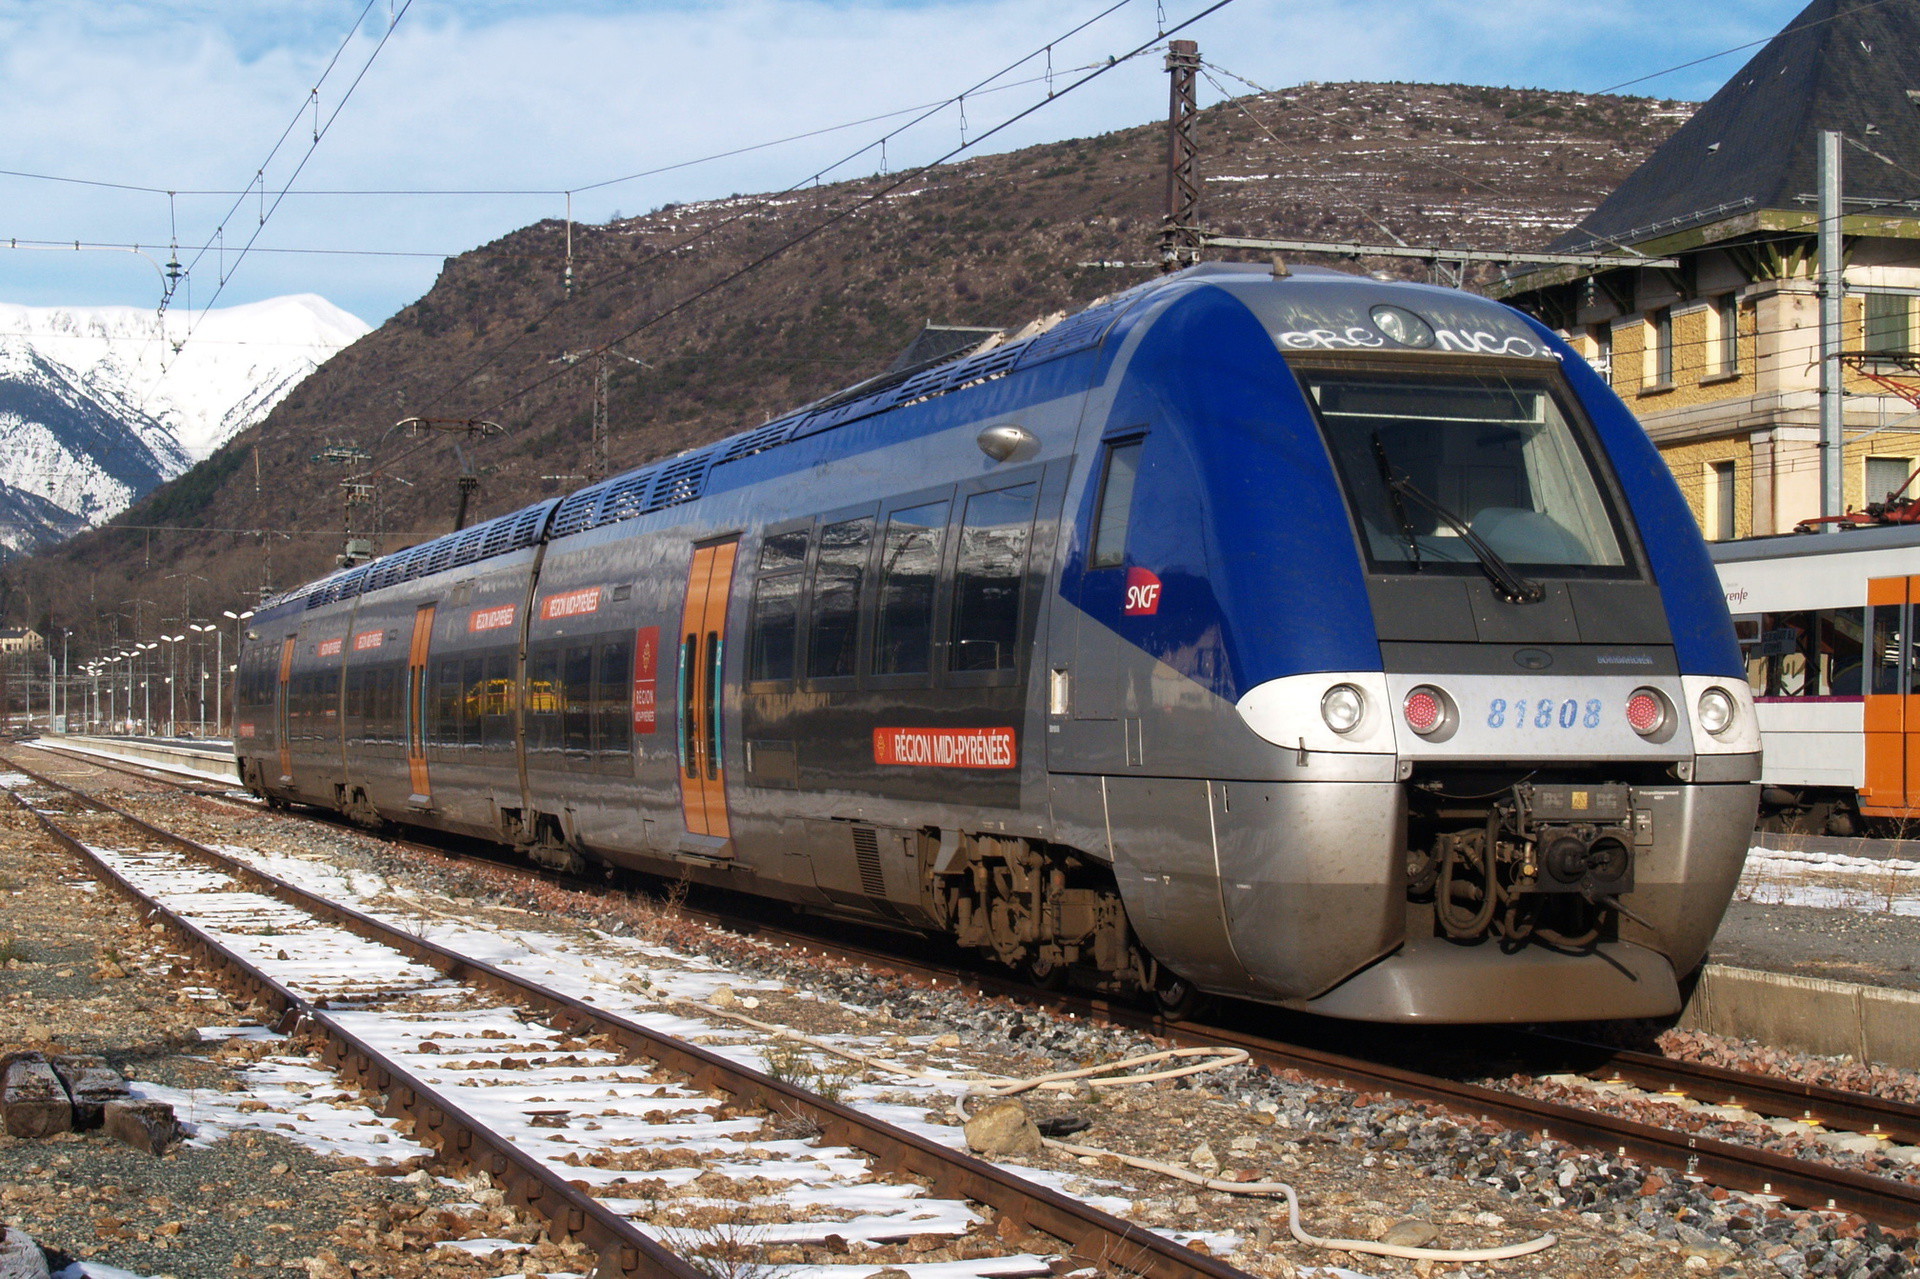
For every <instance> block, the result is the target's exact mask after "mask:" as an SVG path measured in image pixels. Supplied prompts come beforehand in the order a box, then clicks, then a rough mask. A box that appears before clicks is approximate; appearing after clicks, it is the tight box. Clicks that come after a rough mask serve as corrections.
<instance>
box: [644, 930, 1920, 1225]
mask: <svg viewBox="0 0 1920 1279" xmlns="http://www.w3.org/2000/svg"><path fill="white" fill-rule="evenodd" d="M682 909H683V910H684V909H686V908H685V907H682ZM689 913H695V914H707V916H708V918H710V919H712V920H713V921H714V922H716V923H718V924H720V925H722V926H727V925H728V921H727V918H726V917H725V916H720V915H713V914H711V913H709V912H689ZM739 922H740V921H734V923H735V925H737V924H738V923H739ZM748 928H749V930H750V931H752V932H755V933H758V934H763V935H770V936H773V937H776V938H777V939H778V940H780V941H782V942H784V943H786V944H789V945H792V946H795V947H797V948H801V949H805V950H811V951H813V952H815V953H818V954H822V955H828V956H833V957H837V958H842V959H849V960H855V961H858V962H862V963H872V964H875V965H878V966H881V967H886V968H891V969H893V970H895V971H912V972H916V973H917V974H919V975H921V976H926V977H938V978H939V979H941V980H948V981H954V982H958V983H963V984H965V985H968V986H971V987H973V988H974V989H975V990H977V991H980V992H981V993H984V994H992V995H1000V996H1004V997H1007V998H1011V999H1015V1000H1018V1001H1020V1002H1023V1003H1027V1004H1032V1005H1037V1006H1044V1007H1047V1008H1050V1009H1053V1010H1056V1011H1062V1012H1068V1013H1072V1014H1074V1015H1075V1016H1079V1017H1083V1018H1085V1019H1087V1020H1089V1021H1094V1022H1100V1023H1103V1024H1106V1025H1111V1026H1116V1027H1120V1028H1122V1029H1126V1030H1131V1031H1135V1032H1139V1033H1143V1034H1149V1035H1157V1036H1160V1037H1162V1038H1165V1039H1168V1040H1171V1041H1172V1042H1174V1043H1176V1044H1179V1045H1181V1046H1182V1047H1231V1048H1243V1049H1245V1050H1246V1051H1247V1053H1248V1054H1249V1055H1250V1056H1251V1057H1252V1059H1253V1060H1254V1061H1255V1062H1257V1063H1259V1064H1260V1065H1263V1066H1266V1067H1268V1068H1270V1069H1274V1070H1296V1071H1301V1072H1303V1073H1305V1074H1309V1075H1312V1076H1314V1077H1315V1078H1318V1079H1321V1080H1325V1081H1329V1082H1333V1083H1338V1084H1341V1085H1343V1086H1345V1087H1348V1088H1351V1089H1353V1090H1355V1091H1357V1092H1367V1091H1376V1092H1384V1093H1387V1094H1389V1095H1391V1096H1395V1097H1400V1098H1405V1099H1411V1100H1419V1101H1429V1102H1437V1103H1439V1104H1441V1105H1443V1106H1445V1107H1447V1108H1448V1109H1449V1110H1453V1111H1456V1112H1459V1113H1463V1114H1467V1115H1471V1116H1474V1117H1476V1118H1480V1119H1487V1120H1491V1121H1492V1122H1494V1123H1498V1124H1500V1125H1502V1126H1503V1127H1508V1128H1516V1129H1522V1130H1530V1131H1535V1132H1539V1133H1540V1134H1542V1135H1543V1136H1550V1137H1554V1138H1556V1139H1559V1140H1561V1141H1566V1142H1569V1143H1571V1144H1573V1145H1577V1146H1582V1147H1585V1148H1587V1149H1591V1150H1610V1151H1614V1152H1616V1153H1618V1154H1621V1155H1631V1156H1633V1157H1634V1158H1636V1159H1638V1160H1641V1161H1642V1162H1645V1163H1649V1164H1653V1165H1656V1166H1658V1167H1662V1168H1666V1169H1670V1170H1672V1171H1674V1172H1676V1173H1679V1174H1682V1175H1686V1176H1699V1177H1702V1178H1704V1179H1705V1180H1708V1181H1711V1182H1713V1183H1714V1184H1716V1185H1720V1186H1725V1187H1727V1188H1728V1189H1731V1190H1744V1191H1749V1192H1757V1193H1762V1194H1773V1195H1778V1196H1780V1197H1781V1198H1782V1199H1783V1200H1785V1201H1786V1202H1788V1203H1790V1204H1793V1205H1796V1206H1798V1207H1804V1208H1816V1209H1844V1210H1846V1211H1848V1212H1853V1213H1856V1214H1858V1215H1859V1216H1861V1217H1864V1218H1866V1219H1867V1220H1869V1221H1872V1222H1875V1223H1877V1224H1879V1225H1881V1226H1884V1227H1889V1228H1893V1229H1914V1228H1916V1227H1920V1185H1915V1184H1913V1183H1910V1182H1904V1181H1896V1180H1894V1179H1892V1178H1889V1177H1878V1176H1874V1175H1873V1174H1871V1173H1863V1172H1859V1171H1856V1170H1854V1169H1851V1168H1842V1167H1838V1166H1835V1165H1831V1164H1822V1163H1815V1162H1812V1161H1809V1160H1802V1159H1792V1158H1789V1157H1787V1156H1785V1155H1780V1154H1776V1153H1774V1152H1773V1151H1770V1150H1763V1149H1760V1148H1757V1147H1753V1146H1743V1145H1740V1144H1738V1143H1735V1142H1729V1141H1721V1140H1719V1139H1717V1138H1713V1137H1706V1136H1702V1135H1700V1134H1697V1133H1689V1132H1684V1131H1680V1130H1676V1129H1669V1128H1660V1127H1657V1126H1655V1125H1652V1124H1643V1123H1640V1122H1638V1121H1636V1120H1631V1119H1626V1118H1622V1117H1620V1116H1617V1115H1611V1114H1607V1113H1605V1112H1602V1111H1590V1110H1583V1109H1581V1108H1579V1107H1575V1106H1568V1105H1563V1104H1561V1103H1558V1102H1550V1101H1542V1100H1538V1099H1535V1098H1530V1097H1523V1096H1520V1095H1518V1094H1515V1093H1508V1092H1502V1091H1500V1090H1498V1089H1495V1088H1488V1087H1485V1086H1483V1085H1480V1084H1471V1083H1464V1082H1461V1081H1458V1080H1452V1079H1447V1078H1444V1077H1442V1076H1437V1075H1429V1074H1424V1073H1421V1072H1417V1071H1412V1070H1405V1069H1402V1068H1400V1067H1397V1066H1391V1065H1387V1064H1384V1063H1380V1062H1373V1061H1367V1060H1364V1059H1361V1058H1357V1057H1350V1056H1345V1055H1342V1054H1339V1053H1333V1052H1328V1051H1325V1050H1322V1049H1317V1048H1311V1047H1307V1046H1304V1045H1299V1044H1289V1043H1284V1042H1282V1041H1279V1040H1274V1039H1268V1038H1265V1037H1262V1036H1259V1035H1253V1034H1248V1033H1246V1032H1243V1031H1236V1030H1230V1029H1224V1028H1221V1027H1217V1026H1208V1025H1205V1024H1202V1023H1199V1022H1192V1021H1168V1020H1167V1019H1166V1018H1164V1017H1160V1016H1158V1015H1156V1014H1153V1013H1149V1012H1146V1011H1144V1010H1142V1009H1140V1008H1136V1007H1131V1006H1129V1005H1126V1004H1121V1003H1115V1002H1112V1001H1109V1000H1105V999H1100V998H1096V997H1089V996H1085V995H1080V994H1074V993H1061V992H1042V991H1038V990H1036V989H1034V988H1032V987H1030V986H1023V985H1020V984H1019V983H1017V982H1013V981H1009V980H1002V979H999V978H994V977H988V976H985V975H982V974H978V973H969V972H965V971H963V970H959V969H953V968H946V967H940V966H936V965H930V964H924V963H921V962H919V961H916V960H909V959H903V958H901V957H899V956H896V955H890V954H887V953H885V952H881V951H874V950H870V949H867V948H864V947H858V946H853V945H849V944H847V943H843V942H830V941H825V940H822V939H820V938H817V937H811V936H808V935H806V934H799V933H792V932H788V931H785V930H782V929H779V928H775V927H770V926H768V925H765V924H761V923H758V922H757V921H756V922H752V923H750V924H749V925H748ZM1656 1060H1657V1059H1656ZM1726 1073H1728V1074H1731V1075H1734V1076H1735V1078H1737V1079H1739V1080H1740V1081H1741V1082H1744V1083H1748V1084H1752V1082H1753V1077H1752V1076H1747V1075H1742V1074H1740V1073H1739V1072H1726ZM1828 1091H1831V1090H1828ZM1839 1095H1840V1096H1842V1097H1847V1098H1849V1099H1850V1100H1852V1101H1853V1103H1854V1104H1855V1105H1856V1106H1858V1107H1860V1108H1861V1109H1862V1110H1863V1111H1871V1110H1873V1109H1874V1108H1875V1107H1877V1106H1879V1105H1888V1106H1894V1105H1897V1103H1882V1102H1880V1101H1879V1099H1877V1098H1869V1097H1862V1096H1860V1095H1858V1094H1844V1093H1843V1094H1839Z"/></svg>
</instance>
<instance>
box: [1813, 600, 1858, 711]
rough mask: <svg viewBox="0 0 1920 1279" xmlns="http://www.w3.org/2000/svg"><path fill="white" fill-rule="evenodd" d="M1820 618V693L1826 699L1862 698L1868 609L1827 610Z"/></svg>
mask: <svg viewBox="0 0 1920 1279" xmlns="http://www.w3.org/2000/svg"><path fill="white" fill-rule="evenodd" d="M1819 618H1820V639H1819V645H1820V648H1819V658H1820V693H1821V695H1822V696H1824V697H1858V696H1860V675H1861V668H1862V667H1863V666H1864V665H1865V659H1866V643H1867V635H1866V628H1867V619H1866V616H1865V610H1864V609H1858V608H1833V609H1826V610H1823V611H1822V612H1821V613H1820V614H1819Z"/></svg>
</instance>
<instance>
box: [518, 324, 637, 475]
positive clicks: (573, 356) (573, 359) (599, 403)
mask: <svg viewBox="0 0 1920 1279" xmlns="http://www.w3.org/2000/svg"><path fill="white" fill-rule="evenodd" d="M613 355H617V356H619V357H620V358H621V359H623V360H625V361H626V362H627V363H629V364H634V365H638V366H639V367H641V368H643V369H651V368H652V367H653V365H651V364H648V363H647V362H646V361H645V360H643V359H641V358H639V357H638V356H634V355H628V354H627V353H626V352H625V351H616V350H614V349H613V348H612V347H608V348H607V349H605V350H604V351H562V352H561V353H560V354H558V355H556V356H554V357H553V358H552V359H551V360H548V361H547V363H548V364H566V365H574V364H578V363H579V362H580V361H582V360H584V359H586V358H587V357H589V356H592V357H593V359H594V362H595V365H596V369H597V372H596V375H595V378H594V390H593V438H592V439H591V440H589V441H588V443H587V473H586V474H585V475H584V476H579V475H543V476H541V477H540V478H541V479H543V480H577V479H585V480H586V482H587V483H589V484H595V483H598V482H599V481H601V480H603V479H605V478H606V477H607V474H608V472H610V471H611V470H613V464H612V462H611V461H609V459H608V446H609V443H610V441H609V438H608V437H609V430H608V421H607V389H608V386H609V385H610V384H611V383H612V381H613V370H612V369H611V368H609V367H608V365H607V357H608V356H613Z"/></svg>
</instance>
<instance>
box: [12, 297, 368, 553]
mask: <svg viewBox="0 0 1920 1279" xmlns="http://www.w3.org/2000/svg"><path fill="white" fill-rule="evenodd" d="M367 331H368V329H367V325H366V324H364V323H362V322H361V321H360V320H359V319H357V318H356V317H354V316H352V315H349V314H348V313H347V312H345V311H342V310H341V309H340V308H339V307H336V306H334V305H333V304H332V303H330V302H328V301H327V300H326V299H325V298H321V297H316V296H314V295H313V294H310V293H306V294H298V295H295V296H291V297H282V298H270V299H268V300H267V301H264V302H253V303H248V304H247V305H244V306H232V307H222V308H219V309H217V310H207V311H179V310H175V311H169V312H167V313H166V315H165V316H164V317H162V316H156V315H155V313H154V312H152V311H148V310H141V309H139V308H136V307H126V306H103V307H26V306H10V305H6V304H0V547H5V548H6V549H7V550H10V551H18V550H22V549H27V548H29V547H32V546H36V545H43V544H45V543H46V542H48V541H57V540H60V539H61V538H64V537H70V536H72V534H73V533H74V532H77V531H78V530H79V529H81V528H84V527H86V526H87V525H90V524H98V523H100V522H101V521H103V520H105V519H107V518H108V517H110V516H112V515H115V514H117V513H118V512H120V511H122V510H124V509H126V508H127V507H128V506H129V505H131V504H132V503H133V502H134V501H136V500H138V499H139V498H140V497H142V496H144V495H145V494H146V493H148V492H149V491H151V490H152V489H154V488H155V487H157V486H158V485H160V484H163V483H165V482H166V481H167V480H170V479H172V478H174V477H175V476H177V475H179V474H180V473H181V472H182V471H185V470H186V469H187V468H188V467H189V466H191V465H193V464H194V463H195V462H197V461H200V460H201V459H202V458H205V457H206V456H207V455H208V454H209V453H211V452H213V450H215V449H217V448H218V447H220V445H221V444H223V443H225V442H226V441H227V440H229V439H231V438H232V437H233V436H234V435H235V434H236V433H238V432H239V431H241V430H242V429H244V428H246V427H248V426H250V425H252V424H253V423H254V422H257V421H259V420H260V419H261V418H262V417H264V416H265V415H266V414H267V411H268V410H270V409H271V408H272V407H273V406H274V405H275V404H278V403H279V402H280V400H281V399H282V398H283V397H284V396H285V395H286V394H287V392H288V391H290V390H292V389H293V387H294V385H295V384H296V383H298V382H299V381H300V380H301V379H302V378H304V377H306V376H307V374H309V373H311V372H313V370H314V369H316V368H318V367H319V366H320V365H321V364H322V363H324V362H325V361H326V360H327V359H328V357H330V356H332V355H333V354H334V353H335V352H336V351H338V350H340V349H341V348H342V347H345V346H347V345H348V344H350V343H352V342H353V341H355V340H356V339H358V338H359V337H360V336H361V335H362V334H364V333H366V332H367Z"/></svg>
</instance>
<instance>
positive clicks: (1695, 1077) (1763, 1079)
mask: <svg viewBox="0 0 1920 1279" xmlns="http://www.w3.org/2000/svg"><path fill="white" fill-rule="evenodd" d="M1528 1038H1530V1039H1533V1040H1535V1041H1537V1042H1538V1043H1539V1044H1540V1045H1541V1046H1542V1047H1544V1048H1549V1049H1553V1048H1565V1049H1571V1050H1576V1051H1580V1052H1590V1053H1599V1054H1603V1057H1602V1060H1601V1061H1600V1063H1599V1064H1597V1065H1594V1066H1588V1067H1583V1068H1582V1069H1581V1070H1580V1071H1579V1072H1578V1073H1580V1074H1582V1075H1585V1076H1586V1077H1587V1078H1589V1079H1594V1080H1598V1081H1601V1082H1612V1079H1610V1078H1609V1075H1610V1074H1611V1076H1612V1077H1613V1078H1617V1079H1618V1080H1620V1081H1622V1082H1625V1083H1629V1084H1632V1085H1634V1086H1635V1087H1637V1088H1644V1089H1647V1090H1649V1091H1651V1090H1656V1089H1658V1090H1661V1091H1667V1092H1681V1093H1685V1094H1686V1095H1687V1096H1688V1097H1689V1098H1690V1099H1692V1100H1695V1101H1701V1102H1707V1103H1708V1104H1712V1102H1711V1101H1710V1098H1712V1097H1716V1096H1718V1097H1724V1098H1725V1099H1726V1101H1725V1102H1724V1103H1722V1104H1728V1105H1736V1106H1739V1107H1741V1108H1742V1109H1744V1110H1751V1111H1753V1112H1754V1113H1755V1114H1759V1115H1767V1116H1770V1117H1773V1118H1777V1119H1795V1120H1806V1121H1811V1122H1813V1123H1816V1124H1819V1125H1820V1126H1821V1127H1823V1128H1839V1129H1848V1130H1851V1131H1853V1132H1860V1133H1867V1134H1870V1135H1875V1136H1879V1135H1884V1136H1885V1137H1886V1138H1887V1139H1888V1140H1890V1141H1897V1142H1900V1143H1902V1144H1903V1145H1910V1146H1911V1145H1920V1106H1915V1105H1912V1104H1910V1103H1907V1102H1901V1101H1892V1100H1889V1099H1887V1098H1884V1097H1874V1096H1871V1095H1869V1094H1866V1093H1857V1092H1847V1091H1845V1090H1843V1089H1839V1088H1828V1087H1826V1086H1824V1085H1822V1084H1811V1083H1806V1082H1803V1081H1801V1080H1797V1079H1782V1078H1780V1077H1778V1076H1775V1075H1762V1074H1757V1073H1754V1072H1750V1071H1744V1070H1730V1069H1728V1068H1727V1067H1725V1066H1713V1065H1708V1064H1706V1063H1704V1062H1691V1061H1676V1060H1673V1059H1671V1058H1667V1057H1657V1056H1654V1055H1653V1054H1651V1053H1643V1052H1635V1051H1632V1050H1630V1049H1625V1048H1612V1047H1609V1046H1607V1045H1604V1044H1593V1043H1588V1042H1586V1041H1583V1040H1578V1039H1568V1038H1563V1037H1561V1036H1558V1035H1550V1034H1540V1035H1533V1036H1529V1037H1528Z"/></svg>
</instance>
